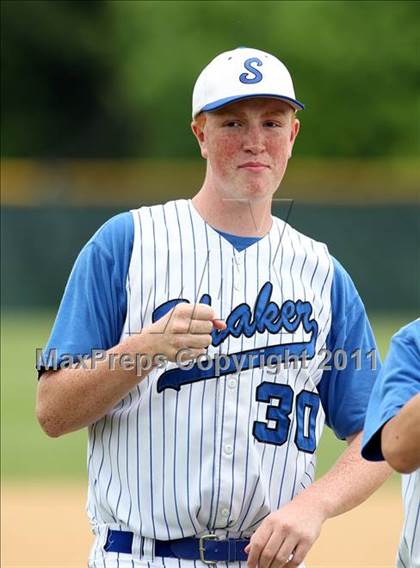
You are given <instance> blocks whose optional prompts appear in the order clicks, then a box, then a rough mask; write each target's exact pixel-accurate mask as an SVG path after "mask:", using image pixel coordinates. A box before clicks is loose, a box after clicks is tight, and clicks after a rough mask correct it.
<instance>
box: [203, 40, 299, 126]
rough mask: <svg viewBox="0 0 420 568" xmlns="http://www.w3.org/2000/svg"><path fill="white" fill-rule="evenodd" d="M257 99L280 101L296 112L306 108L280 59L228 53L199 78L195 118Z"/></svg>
mask: <svg viewBox="0 0 420 568" xmlns="http://www.w3.org/2000/svg"><path fill="white" fill-rule="evenodd" d="M254 97H269V98H275V99H280V100H282V101H285V102H287V103H289V105H290V106H291V107H293V108H294V109H295V110H300V109H303V108H304V105H303V104H302V103H301V102H299V101H298V100H297V99H296V97H295V90H294V88H293V82H292V78H291V76H290V73H289V71H288V70H287V68H286V66H285V65H284V64H283V63H282V62H281V61H280V60H279V59H277V57H274V55H271V54H270V53H266V52H265V51H261V50H259V49H252V48H250V47H238V48H237V49H233V50H232V51H225V52H224V53H221V54H220V55H218V56H217V57H215V58H214V59H213V60H212V61H210V63H209V64H208V65H207V66H206V67H205V68H204V69H203V70H202V72H201V73H200V75H199V76H198V79H197V81H196V83H195V85H194V91H193V104H192V114H193V118H195V117H196V116H197V114H199V113H200V112H207V111H211V110H216V109H218V108H221V107H223V106H225V105H228V104H229V103H232V102H234V101H240V100H242V99H248V98H254Z"/></svg>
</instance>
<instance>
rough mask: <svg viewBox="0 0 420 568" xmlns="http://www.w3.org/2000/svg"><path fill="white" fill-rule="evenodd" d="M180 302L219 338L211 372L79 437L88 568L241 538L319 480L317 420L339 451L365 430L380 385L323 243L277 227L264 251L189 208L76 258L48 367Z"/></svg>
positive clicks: (108, 238)
mask: <svg viewBox="0 0 420 568" xmlns="http://www.w3.org/2000/svg"><path fill="white" fill-rule="evenodd" d="M232 243H234V244H232ZM243 247H245V248H243ZM241 248H242V250H238V249H241ZM179 302H191V303H197V302H202V303H205V304H209V305H211V306H212V307H213V308H214V309H215V312H216V314H217V316H218V317H219V318H221V319H224V320H225V321H226V323H227V328H226V330H222V331H219V330H214V331H213V333H212V336H213V342H212V345H211V346H210V347H209V349H208V354H209V356H210V358H209V359H208V360H207V361H206V364H207V368H204V367H205V365H202V366H201V367H202V368H199V366H198V364H197V363H195V364H194V366H193V367H192V368H190V369H182V368H180V367H179V366H177V365H176V364H175V363H169V364H167V366H166V367H165V368H158V369H154V370H153V371H152V372H151V373H150V374H149V375H148V377H147V378H146V379H144V380H142V381H141V382H140V383H139V384H138V386H137V387H136V388H134V389H133V390H132V391H131V392H129V393H128V394H127V396H126V397H125V398H124V399H123V400H121V401H120V402H119V403H118V404H117V405H116V406H115V407H114V408H112V409H111V410H110V411H109V412H108V413H107V414H106V416H104V417H103V418H102V419H100V420H98V422H96V423H95V424H93V425H91V426H90V427H89V449H88V473H89V495H88V505H87V508H88V514H89V518H90V521H91V524H92V528H93V531H94V533H95V535H96V540H95V544H94V546H93V549H92V554H91V558H90V566H91V567H92V568H97V567H100V566H101V567H103V566H106V567H107V568H109V567H114V566H115V567H116V566H120V567H123V566H140V565H141V566H143V565H145V564H146V563H153V564H156V563H158V564H166V565H167V566H169V567H172V566H175V565H177V566H178V565H179V564H180V562H181V561H178V560H176V559H170V560H168V559H164V560H162V559H161V558H156V557H155V556H154V552H153V539H160V540H173V539H181V538H184V537H189V536H193V535H203V534H207V533H213V534H216V535H219V536H220V537H222V538H242V537H247V536H250V535H251V534H252V533H253V532H254V531H255V530H256V528H257V527H258V526H259V524H260V523H261V522H262V520H263V519H264V518H265V517H266V516H267V515H268V514H269V513H270V512H271V511H274V510H277V509H278V508H279V507H281V506H282V505H283V504H285V503H287V502H289V501H290V500H291V499H293V497H294V496H296V495H297V494H299V493H300V492H301V491H303V490H304V489H305V488H306V487H307V486H308V485H309V484H310V483H312V481H313V480H314V476H315V463H316V459H315V451H316V448H317V446H318V442H319V439H320V437H321V433H322V429H323V426H324V422H325V421H326V422H327V424H328V425H329V426H330V427H331V428H332V429H333V430H334V432H335V433H336V435H337V436H338V437H339V438H342V439H344V438H345V437H347V436H350V435H351V434H354V433H356V432H358V431H360V430H361V429H362V427H363V422H364V417H365V411H366V406H367V401H368V399H369V395H370V391H371V388H372V385H373V382H374V379H375V376H376V370H375V368H374V367H375V360H374V353H373V350H374V349H375V342H374V339H373V336H372V333H371V329H370V326H369V322H368V320H367V316H366V313H365V310H364V307H363V304H362V302H361V300H360V297H359V295H358V294H357V291H356V289H355V287H354V284H353V283H352V281H351V279H350V277H349V276H348V274H347V273H346V272H345V271H344V269H343V268H342V267H341V265H340V264H339V263H338V262H337V261H336V260H335V259H334V258H333V257H332V256H331V255H330V254H329V252H328V249H327V247H326V246H325V245H324V244H322V243H318V242H316V241H314V240H312V239H310V238H308V237H306V236H304V235H302V234H301V233H299V232H297V231H296V230H294V229H293V228H292V227H291V226H290V225H288V224H287V223H285V222H283V221H282V220H280V219H278V218H276V217H273V224H272V227H271V230H270V231H269V233H268V234H267V235H266V236H265V237H263V238H261V239H257V238H254V239H245V238H239V237H234V236H231V235H227V234H225V233H220V232H218V231H216V230H215V229H213V228H212V227H211V226H209V225H208V224H207V223H206V222H205V221H204V220H203V219H202V218H201V216H200V215H199V214H198V212H197V211H196V210H195V208H194V206H193V204H192V202H191V201H189V200H178V201H171V202H168V203H166V204H164V205H157V206H153V207H141V208H140V209H138V210H135V211H132V212H131V213H125V214H122V215H119V216H117V217H115V218H113V219H111V220H110V221H109V222H108V223H106V224H105V225H104V226H103V227H102V228H101V229H100V230H99V231H98V232H97V233H96V234H95V235H94V237H93V238H92V239H91V240H90V241H89V243H88V244H87V245H86V246H85V248H84V249H83V251H82V252H81V254H80V255H79V258H78V260H77V262H76V264H75V267H74V269H73V271H72V274H71V276H70V279H69V283H68V285H67V287H66V291H65V294H64V297H63V300H62V303H61V306H60V310H59V313H58V316H57V320H56V322H55V325H54V329H53V331H52V334H51V337H50V340H49V342H48V345H47V347H46V351H45V353H46V356H45V357H46V359H47V354H48V353H50V352H51V350H53V349H57V355H58V363H60V361H63V359H64V358H65V357H66V356H67V354H86V353H91V350H92V349H110V348H111V347H112V346H113V345H116V344H117V343H119V342H120V341H121V340H123V339H124V338H126V337H127V336H128V335H130V334H133V333H138V332H139V331H140V330H141V329H142V328H144V327H145V326H148V325H150V324H151V323H152V322H153V321H155V320H157V319H160V318H161V317H162V316H163V315H164V314H165V313H167V312H168V311H169V310H170V309H172V308H173V307H174V306H175V305H176V304H177V303H179ZM326 348H327V349H329V350H330V351H331V352H332V353H333V354H337V353H338V357H333V356H331V357H329V356H328V354H327V355H326V354H325V352H324V351H323V350H324V349H326ZM338 350H340V351H338ZM357 350H359V356H360V354H361V357H359V359H358V358H357V355H356V356H355V355H354V354H355V353H356V351H357ZM221 356H225V357H224V359H223V358H222V357H221ZM288 356H290V358H291V357H292V356H293V357H294V358H295V359H296V367H294V365H293V364H291V363H290V361H289V364H287V362H285V361H284V359H287V357H288ZM279 357H283V363H281V364H280V366H279V367H278V368H277V370H276V369H275V368H274V366H275V365H273V364H272V363H273V361H277V362H278V360H279ZM305 357H306V360H305ZM270 358H271V359H270ZM276 358H277V359H276ZM216 360H218V361H222V363H223V365H224V366H225V367H226V368H225V369H222V368H218V367H217V363H216ZM343 360H345V362H344V364H343ZM270 363H271V364H270ZM47 366H48V365H47ZM358 367H360V369H359V368H358ZM110 529H114V530H120V531H130V532H132V533H133V545H132V550H131V553H130V554H126V553H120V552H105V551H104V543H105V542H106V538H107V534H108V531H109V530H110ZM182 562H183V565H184V564H185V566H188V565H191V566H192V565H193V564H194V566H196V565H197V564H199V565H200V561H194V562H193V561H182ZM222 564H223V565H224V564H225V563H224V562H223V563H222ZM239 564H240V563H238V565H239Z"/></svg>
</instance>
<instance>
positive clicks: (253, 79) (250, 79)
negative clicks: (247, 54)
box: [239, 57, 263, 84]
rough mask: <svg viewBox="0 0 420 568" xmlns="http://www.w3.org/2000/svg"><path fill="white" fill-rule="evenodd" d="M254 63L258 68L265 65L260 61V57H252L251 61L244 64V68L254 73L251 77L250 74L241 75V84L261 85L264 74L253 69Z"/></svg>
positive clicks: (248, 60)
mask: <svg viewBox="0 0 420 568" xmlns="http://www.w3.org/2000/svg"><path fill="white" fill-rule="evenodd" d="M253 63H254V64H255V65H258V67H261V65H262V64H263V63H262V61H261V59H258V57H251V58H250V59H247V60H246V61H245V63H244V67H245V69H246V70H247V71H249V72H250V73H252V75H251V76H249V73H241V75H239V80H240V82H241V83H247V84H248V83H259V82H260V81H261V80H262V78H263V76H262V73H261V72H260V71H258V69H255V68H254V67H252V64H253Z"/></svg>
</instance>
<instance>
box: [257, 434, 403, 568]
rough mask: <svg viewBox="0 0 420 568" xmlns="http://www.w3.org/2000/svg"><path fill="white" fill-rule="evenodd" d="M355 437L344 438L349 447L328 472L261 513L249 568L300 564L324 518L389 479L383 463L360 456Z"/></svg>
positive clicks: (348, 506)
mask: <svg viewBox="0 0 420 568" xmlns="http://www.w3.org/2000/svg"><path fill="white" fill-rule="evenodd" d="M360 441H361V433H359V434H357V435H356V436H351V437H349V438H348V442H349V446H348V448H347V449H346V451H345V452H344V453H343V455H342V456H341V457H340V459H339V460H338V461H337V463H336V464H335V465H334V466H333V467H332V468H331V469H330V471H329V472H327V473H326V474H325V475H324V476H323V477H321V478H320V479H319V480H318V481H316V482H314V483H313V484H312V485H310V486H309V487H308V488H307V489H305V491H303V492H302V493H300V494H299V495H298V496H296V497H295V498H294V499H293V500H292V501H291V502H290V503H287V504H286V505H284V506H283V507H281V509H279V510H278V511H276V512H274V513H271V514H270V515H269V516H268V517H266V519H265V520H264V521H263V523H262V524H261V525H260V527H259V528H258V529H257V530H256V532H255V533H254V534H253V536H252V537H251V543H250V545H249V546H248V549H247V551H248V552H249V556H248V567H249V568H256V567H257V566H258V568H268V567H269V566H270V568H280V567H281V566H287V567H288V568H292V567H293V568H294V567H297V566H299V564H301V563H302V562H303V560H304V558H305V556H306V554H307V553H308V551H309V549H310V548H311V546H312V545H313V543H314V542H315V540H316V539H317V538H318V536H319V534H320V532H321V527H322V525H323V523H324V522H325V521H326V520H327V519H329V518H331V517H335V516H337V515H341V514H342V513H345V512H346V511H349V510H350V509H352V508H353V507H356V506H357V505H359V504H360V503H362V502H363V501H364V500H365V499H367V498H368V497H369V496H370V495H371V494H372V493H373V492H374V491H375V490H376V489H377V488H378V487H379V486H380V485H381V484H382V483H383V482H384V481H385V480H386V479H387V478H388V477H389V475H390V474H391V473H392V470H391V468H390V467H389V466H388V465H387V464H384V463H371V462H367V461H366V460H364V459H363V458H362V457H361V455H360ZM279 543H281V545H280V547H279ZM292 554H293V558H292V559H291V560H290V561H289V562H288V559H289V558H290V557H291V555H292Z"/></svg>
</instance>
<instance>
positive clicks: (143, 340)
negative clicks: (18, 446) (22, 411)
mask: <svg viewBox="0 0 420 568" xmlns="http://www.w3.org/2000/svg"><path fill="white" fill-rule="evenodd" d="M150 340H151V338H150V336H148V335H147V334H136V335H135V336H131V337H129V338H128V339H127V340H125V341H124V342H122V343H120V344H119V345H116V346H115V347H112V348H111V349H110V350H109V351H107V352H106V354H105V358H103V360H99V361H95V364H94V365H93V364H89V363H90V362H91V361H88V365H87V366H88V368H80V367H79V368H66V369H60V370H58V371H47V372H46V373H44V374H43V375H42V376H41V378H40V380H39V383H38V392H37V409H36V411H37V417H38V421H39V423H40V424H41V426H42V428H43V430H44V431H45V432H46V433H47V434H48V435H49V436H52V437H57V436H61V435H62V434H66V433H68V432H72V431H75V430H79V429H81V428H84V427H86V426H88V425H89V424H92V423H94V422H96V421H97V420H99V419H100V418H102V417H103V416H104V415H105V414H106V413H107V412H108V411H109V410H110V409H111V408H112V407H113V406H115V404H117V403H118V402H119V401H120V400H122V399H123V398H124V397H125V396H126V395H127V394H128V392H129V391H130V390H131V389H133V388H134V387H135V386H136V385H137V384H138V383H139V382H140V381H141V380H142V379H144V378H145V377H146V376H147V375H148V374H149V372H150V370H151V368H150V366H149V368H147V367H145V366H143V367H142V366H141V365H138V366H136V365H133V367H134V368H132V369H125V368H123V367H122V366H121V364H120V363H121V359H120V356H121V355H123V354H128V355H130V356H131V357H132V358H133V360H135V359H136V354H137V353H142V354H145V355H149V356H150V359H151V358H152V357H153V355H154V353H153V346H152V344H151V341H150ZM140 362H144V359H141V360H140Z"/></svg>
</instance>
